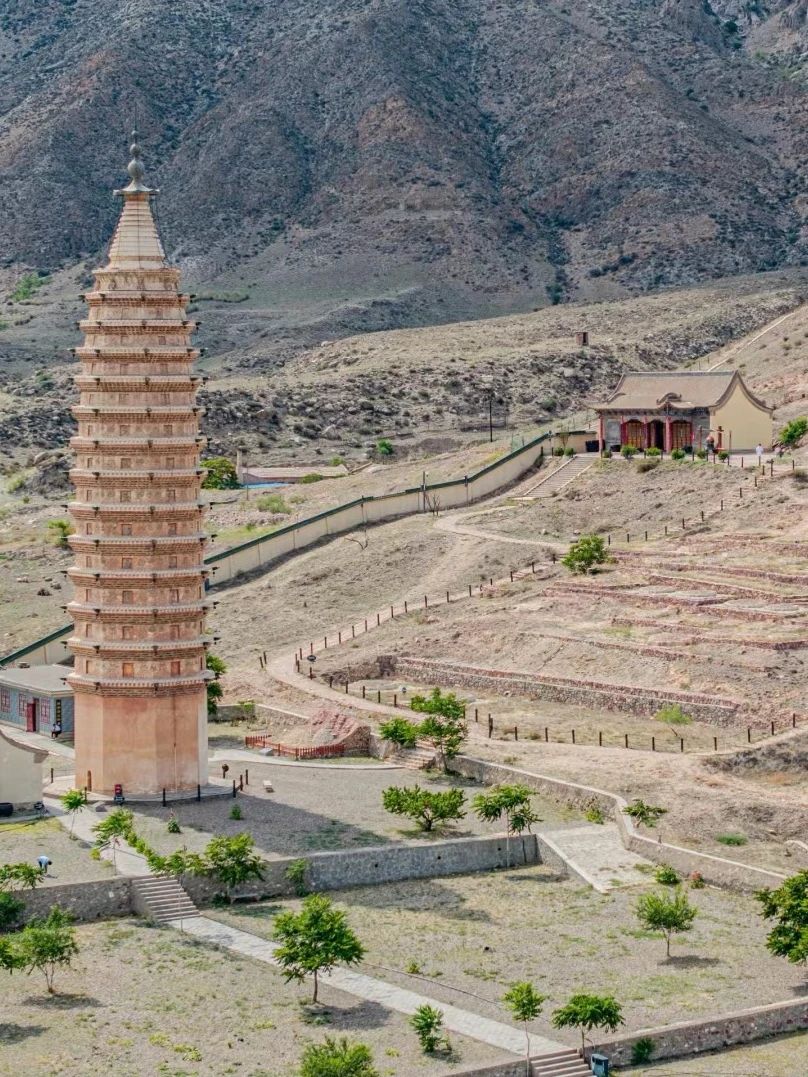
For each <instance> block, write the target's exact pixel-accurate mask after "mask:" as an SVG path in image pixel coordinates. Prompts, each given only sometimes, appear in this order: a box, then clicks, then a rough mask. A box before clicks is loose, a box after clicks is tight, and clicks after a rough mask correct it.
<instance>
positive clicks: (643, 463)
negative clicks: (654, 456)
mask: <svg viewBox="0 0 808 1077" xmlns="http://www.w3.org/2000/svg"><path fill="white" fill-rule="evenodd" d="M658 467H659V460H638V461H637V472H638V474H640V475H645V474H646V472H648V471H654V470H655V468H658Z"/></svg>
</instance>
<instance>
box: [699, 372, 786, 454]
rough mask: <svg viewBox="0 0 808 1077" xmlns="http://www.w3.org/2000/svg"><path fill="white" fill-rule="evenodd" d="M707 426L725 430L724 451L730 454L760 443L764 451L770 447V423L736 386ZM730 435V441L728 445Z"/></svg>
mask: <svg viewBox="0 0 808 1077" xmlns="http://www.w3.org/2000/svg"><path fill="white" fill-rule="evenodd" d="M710 426H711V429H712V430H713V431H717V430H718V427H719V426H722V427H723V428H724V439H723V447H724V448H725V449H728V448H730V447H731V448H732V451H733V452H736V451H742V450H744V451H745V450H753V449H754V448H755V446H756V445H757V444H758V442H760V444H761V445H762V446H763V448H764V449H770V448H771V447H772V440H773V434H772V419H771V416H770V415H769V413H768V412H767V411H764V410H763V409H761V408H759V407H758V406H757V404H755V403H753V402H752V401H751V400H750V399H749V397H748V396H747V395H746V393H744V391H743V389H741V387H740V385H736V386H735V389H734V391H733V393H732V395H731V396H730V397H729V399H728V400H727V401H726V402H725V403H724V404H722V405H721V407H719V408H716V409H715V411H714V412H712V414H711V421H710ZM730 433H731V434H732V439H731V441H730Z"/></svg>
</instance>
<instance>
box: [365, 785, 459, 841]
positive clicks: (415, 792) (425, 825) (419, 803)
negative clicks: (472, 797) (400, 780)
mask: <svg viewBox="0 0 808 1077" xmlns="http://www.w3.org/2000/svg"><path fill="white" fill-rule="evenodd" d="M465 801H466V796H465V794H464V792H463V790H462V789H446V790H444V791H443V792H440V793H432V792H430V791H429V790H427V789H421V788H420V786H418V785H414V786H412V787H411V788H409V789H408V788H406V787H405V786H398V785H393V786H391V787H390V788H389V789H385V790H384V792H383V793H382V803H383V804H384V808H385V811H389V812H391V813H392V814H393V815H405V816H407V818H409V819H412V821H413V822H414V823H415V825H416V826H417V827H418V829H419V830H425V831H428V830H432V829H433V828H434V827H435V825H436V824H437V825H438V826H439V825H440V824H441V823H445V822H449V821H451V820H454V819H462V818H463V816H464V815H465V814H466V813H465V811H464V810H463V806H464V804H465Z"/></svg>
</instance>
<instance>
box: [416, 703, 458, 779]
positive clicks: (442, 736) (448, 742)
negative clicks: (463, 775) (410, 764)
mask: <svg viewBox="0 0 808 1077" xmlns="http://www.w3.org/2000/svg"><path fill="white" fill-rule="evenodd" d="M410 707H411V709H412V710H414V711H417V712H418V713H419V714H425V715H426V718H425V719H424V720H423V722H421V727H420V729H419V731H418V732H419V734H420V735H421V736H422V737H424V739H425V740H428V741H430V743H431V744H432V746H433V747H434V748H435V749H436V750H437V752H438V755H439V756H440V762H441V766H442V768H443V769H444V770H446V764H447V762H448V760H450V759H454V757H455V756H456V755H457V753H458V752H459V751H460V748H461V745H462V744H463V741H464V740H465V739H466V734H467V732H468V730H467V727H466V718H465V715H466V706H465V704H464V703H463V701H462V700H460V699H458V698H457V696H456V695H455V694H454V692H441V690H440V688H433V689H432V692H431V693H430V694H429V695H428V696H418V695H416V696H413V697H412V699H411V700H410Z"/></svg>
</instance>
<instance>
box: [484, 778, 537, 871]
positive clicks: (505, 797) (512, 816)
mask: <svg viewBox="0 0 808 1077" xmlns="http://www.w3.org/2000/svg"><path fill="white" fill-rule="evenodd" d="M532 796H533V794H532V792H531V791H530V789H528V787H527V786H526V785H497V786H494V788H493V789H491V790H490V791H489V792H487V793H478V794H477V796H476V797H474V799H473V800H472V802H471V806H472V808H473V809H474V812H475V814H476V815H477V817H478V818H479V819H483V820H485V822H487V823H495V822H498V821H499V820H500V819H501V818H502V816H503V815H504V816H505V827H506V830H505V842H506V849H507V857H506V859H507V861H508V865H509V866H510V863H511V834H521V833H522V832H523V831H525V830H527V831H529V830H530V827H531V826H532V824H533V823H537V822H538V821H539V816H538V815H537V814H536V812H534V811H533V808H532V807H531V805H530V800H531V797H532Z"/></svg>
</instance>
